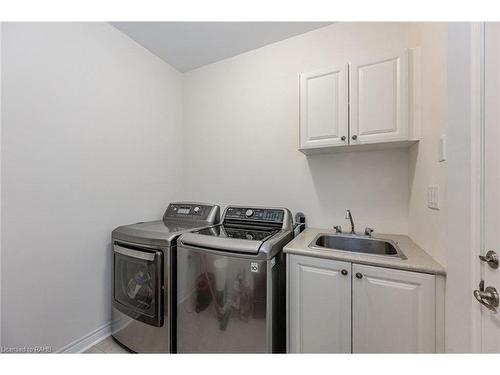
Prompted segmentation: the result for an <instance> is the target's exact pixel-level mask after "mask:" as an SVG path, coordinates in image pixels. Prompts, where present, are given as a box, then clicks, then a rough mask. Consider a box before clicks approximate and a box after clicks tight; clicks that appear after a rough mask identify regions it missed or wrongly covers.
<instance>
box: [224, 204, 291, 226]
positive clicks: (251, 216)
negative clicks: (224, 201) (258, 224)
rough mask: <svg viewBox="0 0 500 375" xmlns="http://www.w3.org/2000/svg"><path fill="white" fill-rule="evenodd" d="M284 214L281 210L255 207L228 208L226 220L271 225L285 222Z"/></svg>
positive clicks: (225, 215)
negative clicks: (258, 222)
mask: <svg viewBox="0 0 500 375" xmlns="http://www.w3.org/2000/svg"><path fill="white" fill-rule="evenodd" d="M283 216H284V212H283V210H281V209H273V208H254V207H228V208H227V209H226V212H225V214H224V219H225V220H227V219H233V220H234V219H236V220H252V221H264V222H271V223H281V222H283Z"/></svg>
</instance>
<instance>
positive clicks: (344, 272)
mask: <svg viewBox="0 0 500 375" xmlns="http://www.w3.org/2000/svg"><path fill="white" fill-rule="evenodd" d="M340 273H341V274H342V275H344V276H345V275H347V274H348V272H347V270H342V271H340Z"/></svg>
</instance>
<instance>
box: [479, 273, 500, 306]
mask: <svg viewBox="0 0 500 375" xmlns="http://www.w3.org/2000/svg"><path fill="white" fill-rule="evenodd" d="M474 297H475V298H476V299H477V301H478V302H479V303H480V304H481V305H483V306H484V307H486V308H487V309H488V310H490V311H492V312H493V313H495V314H496V312H497V307H498V301H499V298H498V292H497V290H496V289H495V288H494V287H492V286H488V287H486V289H484V280H481V282H480V283H479V289H476V290H474Z"/></svg>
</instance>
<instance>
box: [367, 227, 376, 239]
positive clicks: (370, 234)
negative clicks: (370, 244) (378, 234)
mask: <svg viewBox="0 0 500 375" xmlns="http://www.w3.org/2000/svg"><path fill="white" fill-rule="evenodd" d="M374 230H375V229H373V228H368V227H366V228H365V236H368V237H371V236H372V233H373V231H374Z"/></svg>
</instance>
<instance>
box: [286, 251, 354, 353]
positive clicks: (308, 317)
mask: <svg viewBox="0 0 500 375" xmlns="http://www.w3.org/2000/svg"><path fill="white" fill-rule="evenodd" d="M288 260H289V263H288V282H287V285H288V288H289V289H288V293H289V301H288V314H289V315H288V318H289V324H288V335H289V336H288V339H289V343H288V344H289V352H292V353H350V352H351V264H350V263H348V262H338V261H333V260H327V259H321V258H314V257H304V256H298V255H289V258H288Z"/></svg>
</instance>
